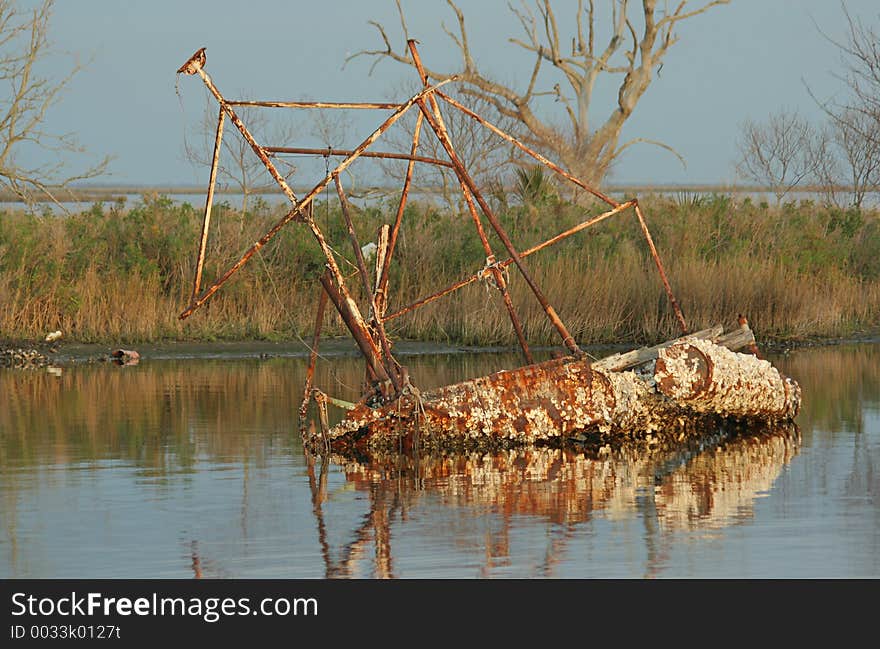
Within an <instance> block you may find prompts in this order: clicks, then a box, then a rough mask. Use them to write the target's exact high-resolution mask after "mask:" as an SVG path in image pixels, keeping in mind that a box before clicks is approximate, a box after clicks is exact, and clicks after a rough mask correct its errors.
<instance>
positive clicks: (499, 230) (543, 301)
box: [418, 98, 583, 356]
mask: <svg viewBox="0 0 880 649" xmlns="http://www.w3.org/2000/svg"><path fill="white" fill-rule="evenodd" d="M418 104H419V109H420V110H421V111H422V114H423V115H424V116H425V121H427V122H428V125H429V126H430V127H431V129H432V130H433V131H434V133H435V134H436V135H437V138H438V139H439V140H440V144H441V145H442V146H443V148H444V149H445V150H446V154H447V155H448V156H449V159H450V161H451V162H452V164H453V165H454V166H455V171H456V173H457V174H458V175H459V178H461V180H462V181H463V182H464V183H465V185H466V186H467V188H468V189H469V190H470V192H471V194H473V196H474V198H475V199H476V200H477V203H478V204H479V206H480V209H481V210H482V211H483V214H485V215H486V219H487V220H488V221H489V224H490V225H491V226H492V229H493V230H495V233H496V234H497V235H498V238H499V239H501V242H502V243H503V244H504V247H505V248H507V252H508V254H510V256H511V258H512V259H513V263H515V264H516V267H517V268H518V269H519V272H520V274H521V275H522V276H523V279H525V280H526V283H527V284H528V285H529V288H531V289H532V293H534V294H535V298H536V299H537V300H538V303H539V304H540V305H541V308H542V309H544V313H546V314H547V318H548V319H549V320H550V322H551V324H552V325H553V326H554V328H555V329H556V330H557V331H558V332H559V335H560V336H561V337H562V342H563V344H564V345H565V346H566V347H567V348H568V350H569V351H570V352H572V353H573V354H575V355H578V356H579V355H581V354H583V352H582V351H581V349H580V347H578V346H577V343H575V341H574V338H573V337H572V335H571V334H570V333H569V332H568V329H567V328H566V326H565V324H563V322H562V320H561V319H560V318H559V315H558V314H557V313H556V309H554V308H553V306H552V305H551V304H550V303H549V302H548V301H547V298H546V297H545V296H544V292H543V291H542V290H541V288H540V287H539V286H538V284H537V283H536V282H535V280H534V279H533V278H532V276H531V273H529V271H528V269H527V268H526V267H525V264H523V261H522V258H521V257H520V255H519V253H518V252H517V251H516V248H515V247H514V245H513V242H512V241H511V240H510V237H509V236H507V232H506V231H505V230H504V227H503V226H502V225H501V223H500V222H499V221H498V218H497V217H496V216H495V213H494V212H493V211H492V208H490V207H489V205H488V203H486V200H485V199H484V198H483V196H482V194H480V192H479V190H478V189H477V186H476V184H475V183H474V181H473V179H472V178H471V177H470V176H469V175H468V173H467V171H466V170H465V168H464V165H463V164H462V162H461V160H459V158H458V156H457V155H456V153H455V150H454V149H453V148H452V145H451V144H450V142H449V139H448V138H447V137H446V136H445V135H444V134H443V132H442V131H441V130H440V129H439V127H438V125H437V124H436V123H435V122H434V119H433V117H432V116H431V114H430V113H429V112H428V109H427V107H426V106H425V103H424V101H422V100H421V98H419V100H418Z"/></svg>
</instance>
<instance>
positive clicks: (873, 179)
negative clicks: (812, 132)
mask: <svg viewBox="0 0 880 649" xmlns="http://www.w3.org/2000/svg"><path fill="white" fill-rule="evenodd" d="M841 7H842V9H843V13H844V15H845V16H846V19H847V25H848V28H849V29H848V33H847V37H846V41H845V42H840V41H836V40H834V39H832V38H830V37H828V36H827V35H825V34H823V35H824V36H825V38H826V39H827V40H829V41H830V42H831V43H833V44H834V45H835V46H837V48H838V51H839V53H840V57H841V62H842V64H843V73H842V74H840V73H839V74H837V75H836V76H837V77H838V79H840V80H841V81H843V82H844V84H845V86H846V89H847V90H848V92H847V93H846V94H845V95H844V98H843V99H842V100H837V99H835V100H831V101H827V102H821V101H819V100H818V99H816V96H815V94H814V93H813V92H812V90H811V91H810V94H811V96H813V98H814V99H816V101H817V103H819V104H820V106H821V107H822V109H823V110H824V111H825V113H826V114H827V115H828V117H829V122H830V125H829V127H828V131H829V132H830V137H829V145H830V146H829V151H828V154H829V157H828V158H826V159H825V160H824V161H822V162H821V163H820V166H819V169H820V173H821V174H822V182H823V185H824V186H825V187H827V188H828V189H827V191H826V194H827V195H828V196H829V198H830V199H831V200H832V201H833V202H835V203H836V204H838V205H840V201H839V200H838V195H839V194H840V193H841V191H840V190H841V188H842V186H844V185H845V186H846V188H847V190H848V191H849V194H850V199H851V200H850V202H849V204H850V205H853V206H855V207H861V205H862V202H863V201H864V198H865V195H866V194H867V193H868V192H871V191H877V189H878V186H880V33H878V32H877V31H875V30H874V29H872V28H870V27H868V26H866V25H865V24H864V23H863V22H862V21H861V20H859V19H857V18H854V17H853V16H852V15H851V14H850V13H849V11H848V10H847V8H846V4H845V3H843V2H841ZM820 32H821V30H820Z"/></svg>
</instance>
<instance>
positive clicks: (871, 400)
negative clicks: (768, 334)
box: [773, 344, 880, 436]
mask: <svg viewBox="0 0 880 649" xmlns="http://www.w3.org/2000/svg"><path fill="white" fill-rule="evenodd" d="M773 363H774V365H776V366H777V367H779V369H780V371H782V372H783V373H785V374H788V375H789V376H791V377H793V378H794V379H796V380H797V381H798V383H800V386H801V390H802V391H803V405H802V407H801V412H800V414H799V415H798V417H797V422H798V424H799V425H800V427H801V430H802V431H803V433H804V435H805V436H806V435H809V434H810V433H812V431H813V430H815V429H821V430H826V431H831V432H834V431H839V430H842V429H848V430H852V431H861V430H862V421H863V412H864V409H865V408H866V407H868V406H871V407H874V408H880V345H869V344H864V345H839V346H837V345H835V346H833V347H827V348H822V347H819V348H813V349H800V350H797V351H796V352H794V353H793V354H791V355H789V356H787V357H783V358H779V359H775V358H774V359H773Z"/></svg>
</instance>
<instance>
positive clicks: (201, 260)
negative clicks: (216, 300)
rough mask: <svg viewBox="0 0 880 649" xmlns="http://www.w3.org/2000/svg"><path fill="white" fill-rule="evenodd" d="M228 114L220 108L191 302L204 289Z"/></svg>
mask: <svg viewBox="0 0 880 649" xmlns="http://www.w3.org/2000/svg"><path fill="white" fill-rule="evenodd" d="M225 118H226V113H225V112H224V111H223V107H222V106H221V107H220V112H219V115H218V116H217V133H216V135H215V136H214V154H213V155H212V156H211V174H210V177H209V179H208V195H207V197H206V198H205V215H204V218H203V219H202V238H201V239H200V240H199V254H198V257H197V259H196V276H195V279H194V280H193V291H192V297H191V298H190V300H191V301H194V300H195V299H196V298H197V297H198V295H199V290H200V289H201V287H202V270H203V268H204V266H205V251H206V249H207V246H208V226H209V225H210V223H211V207H212V205H213V204H214V187H215V186H216V184H217V170H218V168H219V166H220V146H221V143H222V141H223V122H224V120H225Z"/></svg>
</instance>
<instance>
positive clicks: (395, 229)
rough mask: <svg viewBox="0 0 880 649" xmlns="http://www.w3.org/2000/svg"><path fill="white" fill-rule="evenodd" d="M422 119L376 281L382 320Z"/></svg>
mask: <svg viewBox="0 0 880 649" xmlns="http://www.w3.org/2000/svg"><path fill="white" fill-rule="evenodd" d="M422 120H424V117H423V116H422V114H421V113H419V114H418V115H417V116H416V125H415V128H413V137H412V144H411V145H410V157H411V158H412V160H410V162H409V164H407V166H406V175H405V176H404V179H403V189H402V190H401V192H400V202H399V203H398V204H397V214H395V216H394V225H393V226H392V228H391V233H390V236H389V239H388V249H387V252H386V254H385V255H384V257H383V258H382V265H381V266H380V267H379V273H378V274H379V277H378V278H377V282H376V292H375V296H376V307H377V311H376V320H377V321H381V319H382V316H383V315H384V314H385V308H386V307H387V305H388V274H389V271H390V269H391V258H392V256H393V255H394V249H395V248H396V247H397V236H398V234H399V233H400V226H401V224H402V223H403V212H404V210H405V209H406V201H407V197H408V196H409V188H410V185H411V184H412V176H413V170H414V169H415V163H414V162H413V160H415V155H416V151H417V150H418V148H419V137H420V135H421V131H422Z"/></svg>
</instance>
